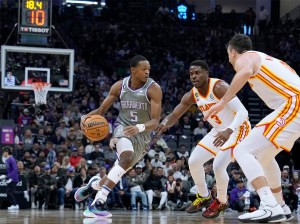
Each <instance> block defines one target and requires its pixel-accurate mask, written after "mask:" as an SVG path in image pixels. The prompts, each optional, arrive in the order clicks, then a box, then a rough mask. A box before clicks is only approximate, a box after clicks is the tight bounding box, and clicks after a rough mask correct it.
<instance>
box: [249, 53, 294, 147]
mask: <svg viewBox="0 0 300 224" xmlns="http://www.w3.org/2000/svg"><path fill="white" fill-rule="evenodd" d="M246 54H258V55H259V56H260V58H261V64H260V67H259V68H258V70H257V71H256V72H255V73H254V74H253V75H252V76H251V77H250V78H249V79H248V82H249V84H250V86H251V88H252V89H253V91H254V92H256V93H257V95H258V96H259V97H260V98H261V99H262V100H263V101H264V102H265V104H266V105H267V106H268V107H270V108H271V109H273V110H274V111H273V112H272V113H270V114H269V115H268V116H266V117H265V118H264V119H262V120H261V121H260V122H259V123H258V124H257V125H256V126H257V127H258V126H265V128H264V132H263V135H264V136H265V137H266V138H267V139H269V140H270V141H271V142H272V143H273V144H274V145H275V146H276V147H277V148H280V147H281V148H283V149H285V150H287V151H289V150H290V149H291V148H292V146H293V144H294V142H295V140H296V139H298V138H299V137H300V132H299V130H300V125H299V124H300V78H299V76H298V75H297V73H296V72H295V71H294V70H293V69H292V68H291V67H290V66H288V65H287V64H286V63H285V62H283V61H280V60H278V59H276V58H273V57H271V56H269V55H266V54H264V53H262V52H257V51H247V52H246Z"/></svg>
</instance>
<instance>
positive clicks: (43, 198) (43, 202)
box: [37, 164, 57, 209]
mask: <svg viewBox="0 0 300 224" xmlns="http://www.w3.org/2000/svg"><path fill="white" fill-rule="evenodd" d="M50 169H51V167H50V166H49V165H48V164H47V165H45V166H44V167H43V171H44V174H42V175H41V176H39V178H38V191H37V200H38V202H39V207H38V208H39V209H41V208H42V207H44V208H45V209H48V208H49V204H51V205H52V206H56V204H57V203H56V201H57V200H56V199H57V181H56V178H55V177H52V176H51V174H50Z"/></svg>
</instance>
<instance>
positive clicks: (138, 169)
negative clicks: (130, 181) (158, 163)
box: [135, 164, 151, 184]
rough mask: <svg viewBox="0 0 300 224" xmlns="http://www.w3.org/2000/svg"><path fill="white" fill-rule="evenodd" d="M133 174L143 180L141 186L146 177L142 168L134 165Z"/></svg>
mask: <svg viewBox="0 0 300 224" xmlns="http://www.w3.org/2000/svg"><path fill="white" fill-rule="evenodd" d="M150 165H151V164H150ZM135 172H136V175H137V178H141V179H142V180H143V184H144V183H145V181H146V179H147V177H148V175H147V174H146V173H145V172H143V167H142V166H141V165H136V166H135Z"/></svg>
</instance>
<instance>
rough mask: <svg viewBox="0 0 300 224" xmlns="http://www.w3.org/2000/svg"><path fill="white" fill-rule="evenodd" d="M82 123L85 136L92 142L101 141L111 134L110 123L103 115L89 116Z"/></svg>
mask: <svg viewBox="0 0 300 224" xmlns="http://www.w3.org/2000/svg"><path fill="white" fill-rule="evenodd" d="M82 122H83V124H82V128H81V129H82V131H83V134H84V135H85V136H86V137H87V138H88V139H90V140H92V141H101V140H102V139H104V138H105V137H106V136H107V134H108V132H109V125H108V122H107V120H106V119H105V118H104V117H103V116H101V115H96V114H95V115H91V116H88V117H86V118H85V119H84V120H83V121H82Z"/></svg>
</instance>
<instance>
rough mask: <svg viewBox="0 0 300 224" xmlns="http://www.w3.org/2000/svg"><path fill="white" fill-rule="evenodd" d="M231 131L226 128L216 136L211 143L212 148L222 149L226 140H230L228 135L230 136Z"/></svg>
mask: <svg viewBox="0 0 300 224" xmlns="http://www.w3.org/2000/svg"><path fill="white" fill-rule="evenodd" d="M232 132H233V130H231V129H230V128H227V129H226V130H225V131H221V132H219V133H218V134H217V135H216V138H215V140H214V142H213V144H214V146H216V147H222V146H223V145H224V144H225V143H226V142H227V140H228V139H229V138H230V135H231V134H232Z"/></svg>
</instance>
